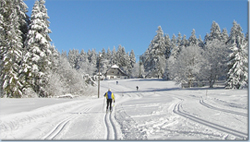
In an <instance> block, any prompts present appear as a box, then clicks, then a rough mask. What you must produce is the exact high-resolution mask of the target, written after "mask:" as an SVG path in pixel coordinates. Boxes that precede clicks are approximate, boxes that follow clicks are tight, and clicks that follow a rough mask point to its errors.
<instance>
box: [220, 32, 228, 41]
mask: <svg viewBox="0 0 250 142" xmlns="http://www.w3.org/2000/svg"><path fill="white" fill-rule="evenodd" d="M227 40H228V34H227V29H223V30H222V32H221V41H223V42H224V43H226V41H227Z"/></svg>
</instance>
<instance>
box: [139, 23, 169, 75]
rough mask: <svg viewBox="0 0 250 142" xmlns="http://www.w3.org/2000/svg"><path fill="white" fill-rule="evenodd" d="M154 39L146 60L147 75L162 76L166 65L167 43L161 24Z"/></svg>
mask: <svg viewBox="0 0 250 142" xmlns="http://www.w3.org/2000/svg"><path fill="white" fill-rule="evenodd" d="M156 33H157V34H156V35H155V37H154V39H153V40H152V41H151V43H150V45H149V48H148V55H146V61H145V62H144V66H145V70H146V72H148V75H147V76H149V77H150V76H151V77H158V78H162V77H163V74H164V70H165V67H166V57H165V53H166V45H165V41H166V40H165V38H164V36H163V31H162V28H161V26H159V27H158V30H157V31H156Z"/></svg>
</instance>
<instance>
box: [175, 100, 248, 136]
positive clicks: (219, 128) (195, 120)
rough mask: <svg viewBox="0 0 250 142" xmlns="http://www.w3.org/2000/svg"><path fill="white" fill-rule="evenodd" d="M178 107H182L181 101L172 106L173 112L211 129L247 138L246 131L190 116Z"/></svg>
mask: <svg viewBox="0 0 250 142" xmlns="http://www.w3.org/2000/svg"><path fill="white" fill-rule="evenodd" d="M180 107H182V105H181V103H178V104H176V105H175V107H174V110H173V112H174V113H176V114H178V115H181V116H183V117H186V118H189V119H190V120H193V121H194V122H196V123H200V124H203V125H205V126H208V127H210V128H213V129H216V130H219V131H222V132H225V133H228V134H232V135H234V136H237V137H240V138H243V139H248V134H246V133H243V132H240V131H237V130H233V129H231V128H227V127H224V126H221V125H218V124H215V123H212V122H209V121H206V120H203V119H200V118H197V117H195V116H192V115H190V114H187V113H185V112H182V111H180Z"/></svg>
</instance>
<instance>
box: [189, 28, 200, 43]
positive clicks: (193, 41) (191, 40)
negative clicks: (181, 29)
mask: <svg viewBox="0 0 250 142" xmlns="http://www.w3.org/2000/svg"><path fill="white" fill-rule="evenodd" d="M188 45H189V46H196V45H198V41H197V38H196V35H195V29H193V30H192V34H191V36H190V37H189V39H188Z"/></svg>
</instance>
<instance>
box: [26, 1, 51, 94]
mask: <svg viewBox="0 0 250 142" xmlns="http://www.w3.org/2000/svg"><path fill="white" fill-rule="evenodd" d="M44 4H45V1H44V0H39V1H36V2H35V4H34V6H33V9H32V14H31V21H30V25H29V32H28V34H27V39H26V41H25V50H26V53H25V55H24V57H23V67H22V68H23V74H24V75H25V78H26V79H25V80H26V81H27V83H25V85H26V89H27V88H32V89H33V90H34V92H36V93H37V94H38V96H39V97H48V92H47V91H46V84H47V81H48V77H49V73H50V70H51V69H52V66H53V65H52V63H53V61H51V60H52V59H53V58H52V56H53V53H55V50H52V49H53V48H54V46H52V45H51V43H50V42H51V39H50V37H49V33H51V30H50V29H49V21H48V18H49V17H48V15H47V9H46V8H45V5H44ZM24 91H25V90H24Z"/></svg>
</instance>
